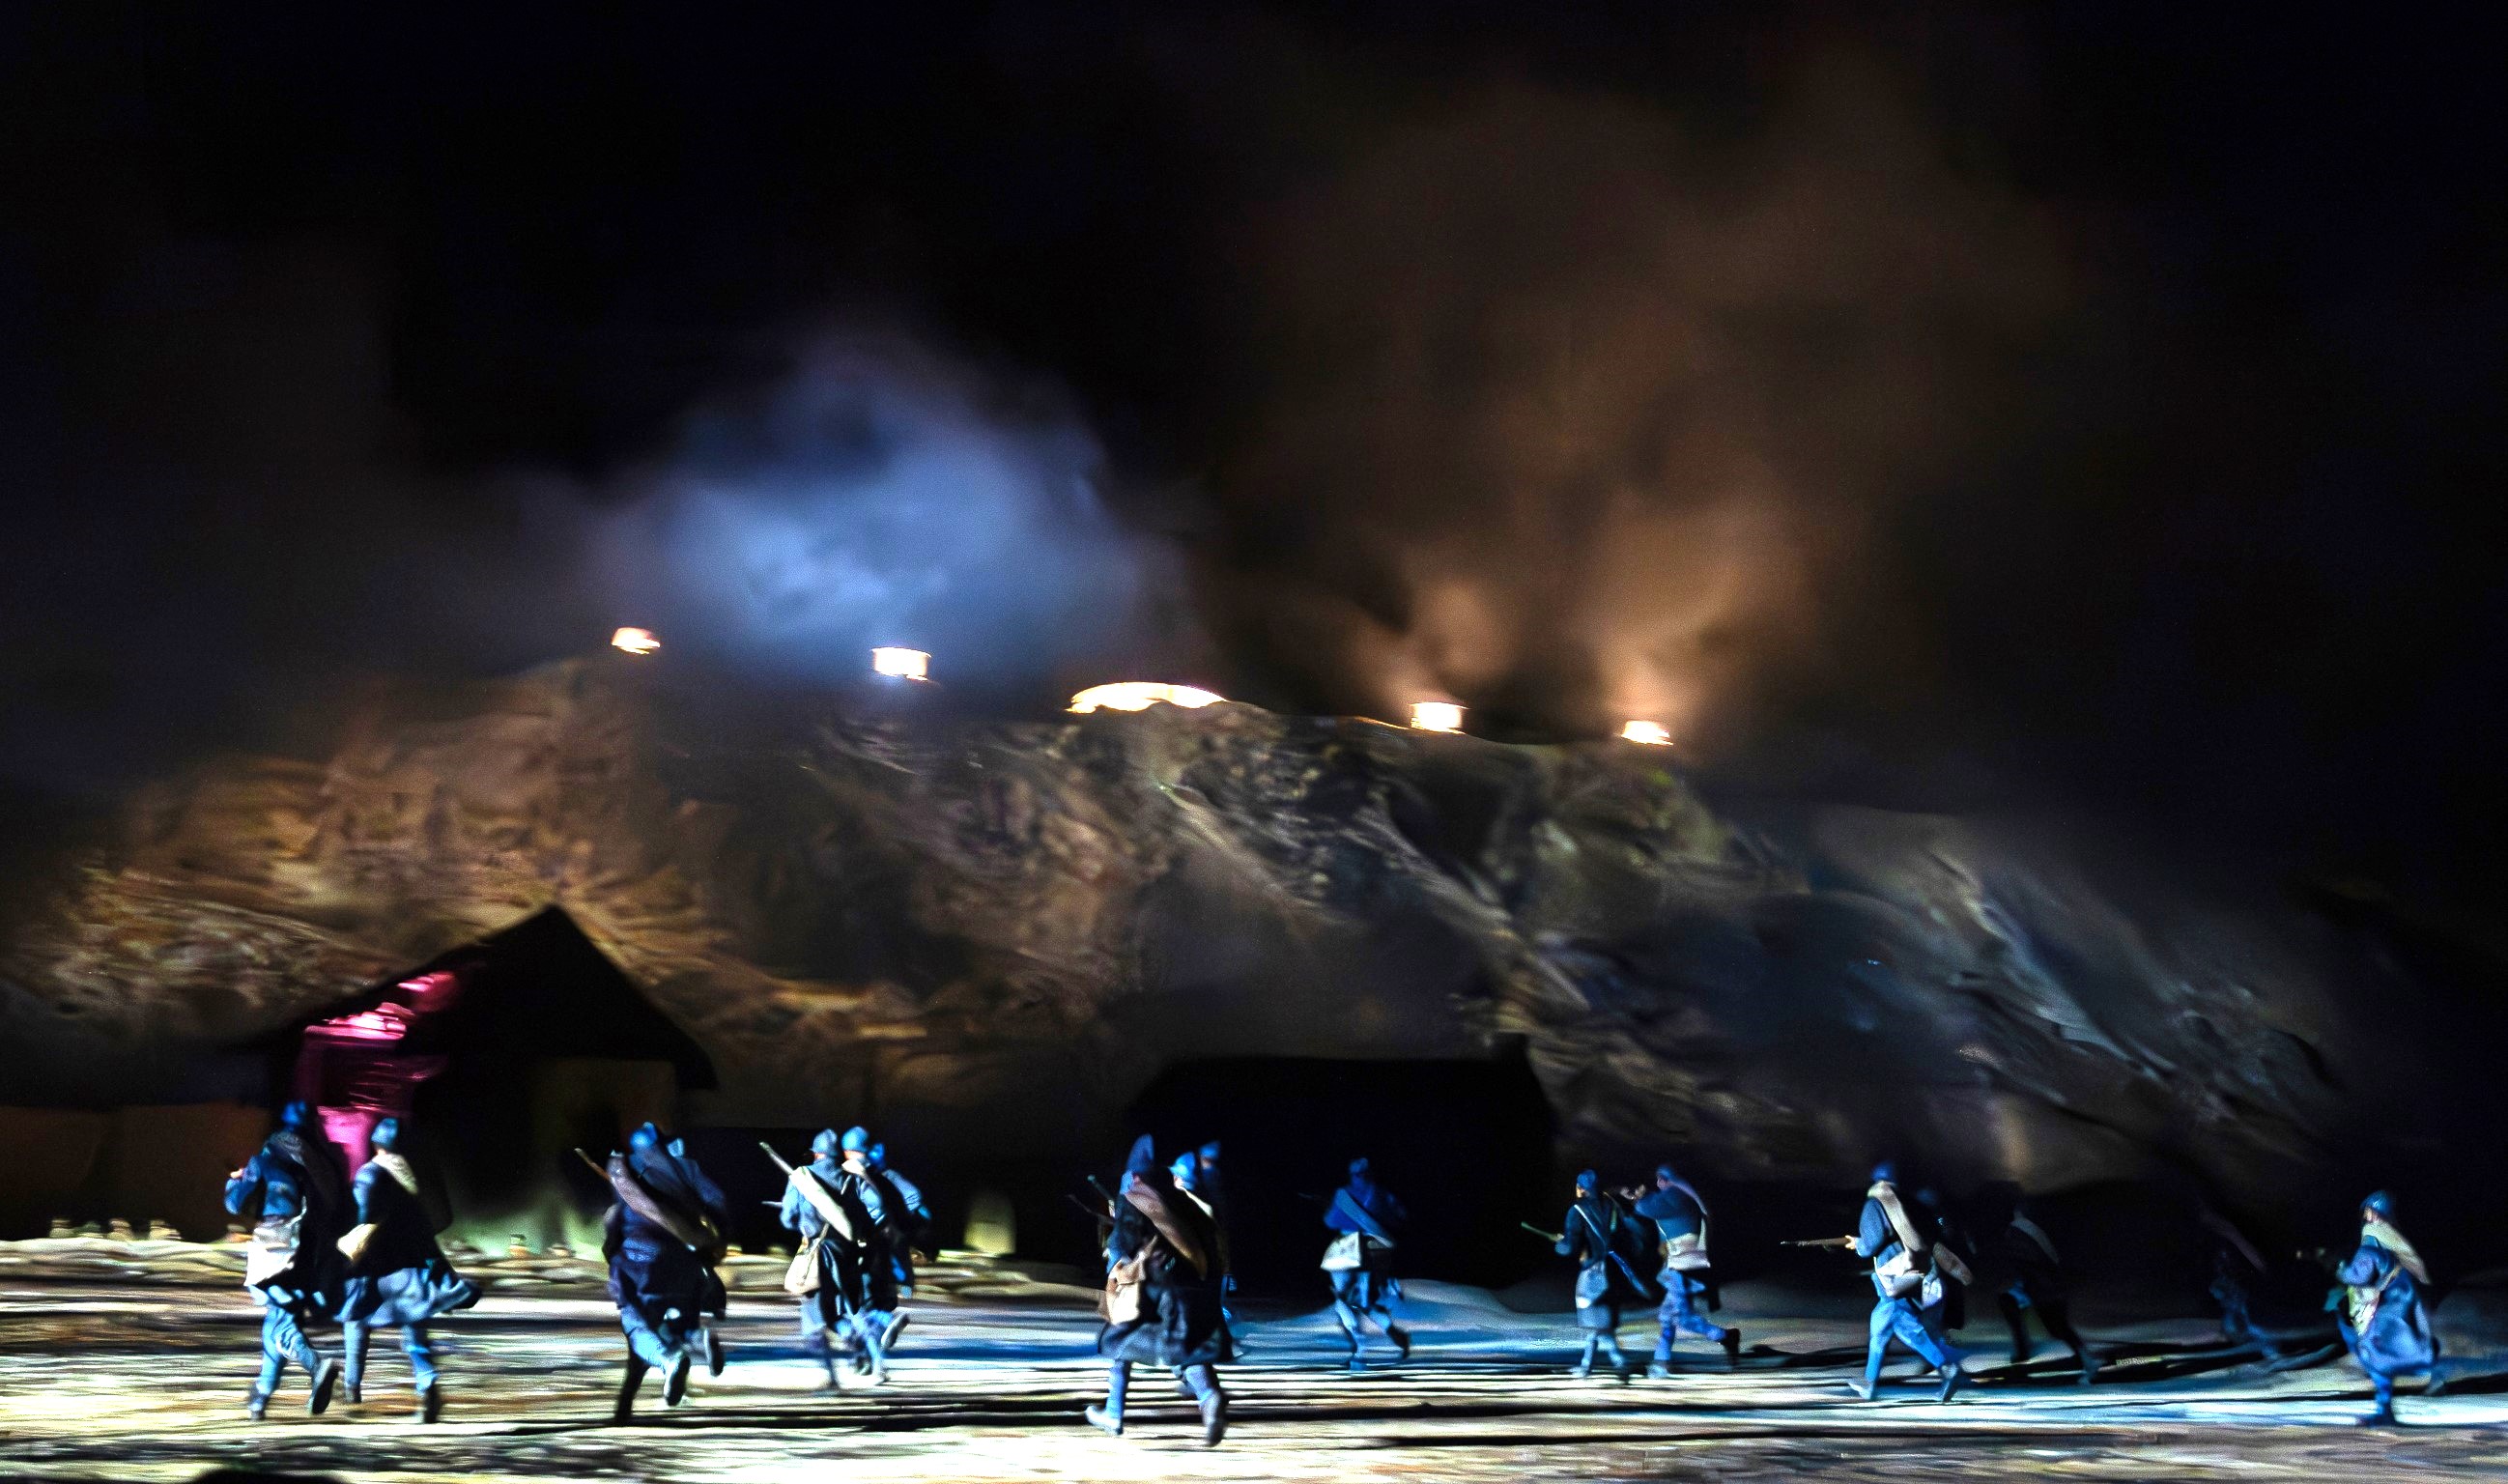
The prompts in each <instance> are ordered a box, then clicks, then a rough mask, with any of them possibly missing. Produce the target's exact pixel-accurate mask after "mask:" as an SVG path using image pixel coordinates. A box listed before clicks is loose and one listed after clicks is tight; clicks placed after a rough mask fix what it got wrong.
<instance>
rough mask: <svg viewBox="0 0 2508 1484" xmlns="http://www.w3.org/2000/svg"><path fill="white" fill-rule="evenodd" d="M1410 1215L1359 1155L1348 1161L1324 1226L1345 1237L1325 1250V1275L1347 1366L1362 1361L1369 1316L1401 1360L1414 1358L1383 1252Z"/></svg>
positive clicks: (1389, 1249) (1335, 1239)
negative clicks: (1345, 1179)
mask: <svg viewBox="0 0 2508 1484" xmlns="http://www.w3.org/2000/svg"><path fill="white" fill-rule="evenodd" d="M1409 1219H1410V1213H1409V1212H1408V1211H1406V1210H1405V1209H1404V1208H1403V1206H1402V1202H1401V1200H1400V1199H1399V1198H1398V1197H1396V1196H1395V1195H1394V1194H1393V1192H1391V1191H1389V1190H1386V1189H1385V1188H1384V1187H1383V1186H1381V1185H1379V1184H1377V1183H1376V1177H1375V1175H1374V1173H1373V1172H1372V1171H1371V1170H1370V1169H1369V1168H1368V1163H1367V1159H1366V1157H1365V1156H1363V1155H1362V1156H1361V1157H1359V1158H1358V1159H1354V1160H1352V1161H1350V1162H1349V1182H1348V1183H1347V1184H1346V1185H1344V1186H1342V1188H1341V1189H1339V1190H1337V1191H1334V1192H1333V1197H1332V1200H1331V1202H1330V1203H1329V1204H1327V1205H1326V1206H1325V1207H1324V1225H1325V1226H1327V1227H1330V1228H1331V1229H1332V1230H1334V1231H1336V1232H1339V1233H1340V1234H1341V1235H1340V1236H1338V1237H1336V1238H1334V1239H1333V1243H1332V1245H1330V1246H1328V1247H1326V1248H1325V1249H1324V1260H1323V1263H1322V1267H1323V1270H1324V1275H1325V1276H1326V1277H1327V1278H1329V1279H1330V1280H1332V1290H1333V1317H1334V1318H1336V1319H1339V1320H1340V1321H1341V1329H1342V1334H1343V1335H1344V1336H1345V1337H1346V1338H1347V1339H1348V1341H1349V1364H1350V1368H1351V1369H1352V1370H1356V1369H1357V1368H1358V1367H1359V1366H1360V1365H1361V1364H1363V1363H1364V1357H1365V1347H1366V1344H1367V1338H1366V1336H1367V1320H1368V1319H1370V1318H1374V1319H1375V1320H1376V1322H1377V1323H1378V1324H1380V1325H1382V1326H1383V1329H1384V1338H1386V1339H1388V1340H1390V1341H1392V1342H1393V1348H1394V1349H1395V1350H1397V1351H1399V1352H1401V1354H1402V1358H1404V1359H1406V1360H1407V1359H1409V1358H1411V1336H1410V1334H1409V1333H1408V1332H1407V1331H1405V1330H1404V1329H1403V1327H1402V1326H1401V1325H1399V1324H1396V1323H1394V1322H1393V1308H1392V1298H1393V1294H1394V1292H1395V1291H1396V1290H1395V1287H1394V1283H1393V1280H1392V1278H1391V1277H1390V1275H1389V1274H1388V1273H1387V1272H1386V1271H1385V1270H1386V1264H1387V1259H1386V1256H1385V1254H1386V1253H1388V1252H1390V1251H1392V1250H1393V1244H1394V1237H1395V1235H1396V1234H1397V1233H1398V1232H1399V1231H1400V1230H1401V1228H1402V1226H1403V1223H1404V1222H1406V1221H1407V1220H1409Z"/></svg>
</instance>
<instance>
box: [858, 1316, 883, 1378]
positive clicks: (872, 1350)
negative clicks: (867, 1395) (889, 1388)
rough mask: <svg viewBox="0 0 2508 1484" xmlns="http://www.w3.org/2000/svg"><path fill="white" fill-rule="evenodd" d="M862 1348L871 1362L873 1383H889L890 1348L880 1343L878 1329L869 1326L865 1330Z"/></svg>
mask: <svg viewBox="0 0 2508 1484" xmlns="http://www.w3.org/2000/svg"><path fill="white" fill-rule="evenodd" d="M862 1348H863V1354H864V1356H865V1358H867V1360H868V1361H869V1363H870V1380H871V1385H873V1386H886V1385H887V1384H888V1350H887V1347H885V1346H883V1345H881V1344H880V1343H879V1334H878V1332H877V1331H876V1330H872V1329H869V1328H867V1327H866V1328H865V1329H864V1330H863V1334H862Z"/></svg>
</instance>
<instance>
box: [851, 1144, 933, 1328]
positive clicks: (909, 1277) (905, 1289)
mask: <svg viewBox="0 0 2508 1484" xmlns="http://www.w3.org/2000/svg"><path fill="white" fill-rule="evenodd" d="M864 1163H865V1164H866V1165H867V1167H868V1168H869V1169H870V1176H871V1178H872V1179H873V1180H876V1181H878V1182H879V1188H880V1195H881V1198H882V1200H881V1205H882V1206H883V1207H884V1209H885V1214H886V1219H885V1220H884V1221H883V1222H882V1223H881V1224H880V1229H879V1231H880V1243H881V1244H882V1245H883V1246H885V1247H886V1248H887V1249H888V1271H889V1274H890V1277H891V1279H892V1280H894V1282H895V1283H896V1285H897V1297H896V1299H895V1300H894V1302H895V1305H896V1312H895V1313H894V1314H893V1315H892V1316H891V1317H890V1318H889V1321H888V1327H887V1328H886V1329H884V1330H882V1331H881V1332H880V1337H879V1344H880V1349H881V1350H882V1351H884V1352H885V1351H890V1350H894V1349H896V1348H897V1337H898V1336H899V1335H901V1334H904V1332H905V1325H906V1321H907V1319H908V1318H909V1317H910V1316H908V1315H907V1314H906V1312H905V1301H906V1300H907V1299H910V1298H912V1297H913V1296H914V1254H915V1252H916V1250H917V1249H927V1250H928V1249H929V1247H930V1245H931V1242H932V1207H931V1206H927V1205H925V1204H924V1200H923V1189H922V1187H921V1186H919V1185H916V1184H915V1183H914V1182H913V1181H912V1180H909V1179H907V1178H906V1177H905V1176H904V1175H902V1174H900V1173H898V1172H897V1171H896V1170H894V1169H890V1168H889V1164H888V1145H886V1144H885V1143H880V1142H876V1141H874V1142H873V1143H872V1144H871V1146H870V1148H869V1149H868V1150H867V1151H865V1156H864Z"/></svg>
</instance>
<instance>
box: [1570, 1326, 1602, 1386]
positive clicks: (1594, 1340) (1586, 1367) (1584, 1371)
mask: <svg viewBox="0 0 2508 1484" xmlns="http://www.w3.org/2000/svg"><path fill="white" fill-rule="evenodd" d="M1602 1343H1603V1342H1602V1340H1601V1338H1600V1337H1598V1336H1595V1335H1587V1336H1586V1337H1585V1353H1584V1354H1581V1355H1579V1356H1577V1357H1576V1363H1575V1364H1574V1365H1571V1366H1569V1367H1568V1375H1570V1376H1573V1377H1575V1378H1576V1379H1577V1380H1579V1381H1582V1380H1584V1379H1585V1378H1586V1377H1588V1376H1591V1375H1592V1374H1594V1352H1595V1350H1596V1349H1597V1348H1598V1347H1599V1346H1601V1344H1602Z"/></svg>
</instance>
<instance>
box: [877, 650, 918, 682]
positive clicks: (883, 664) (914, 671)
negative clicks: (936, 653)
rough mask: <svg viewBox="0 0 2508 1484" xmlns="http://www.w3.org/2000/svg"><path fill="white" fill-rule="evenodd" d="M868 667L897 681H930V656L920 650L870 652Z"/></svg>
mask: <svg viewBox="0 0 2508 1484" xmlns="http://www.w3.org/2000/svg"><path fill="white" fill-rule="evenodd" d="M870 667H871V668H872V669H873V670H876V671H878V672H879V673H880V674H882V675H893V676H896V677H897V678H898V679H899V680H910V681H919V680H930V679H931V678H932V656H931V655H929V654H926V653H924V652H923V651H922V650H921V649H873V650H871V651H870Z"/></svg>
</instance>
